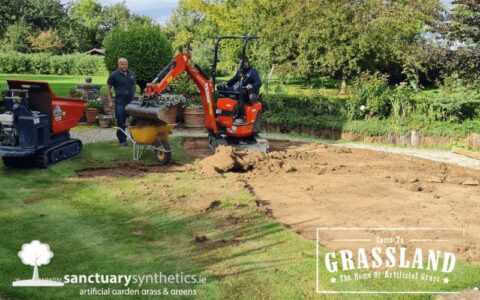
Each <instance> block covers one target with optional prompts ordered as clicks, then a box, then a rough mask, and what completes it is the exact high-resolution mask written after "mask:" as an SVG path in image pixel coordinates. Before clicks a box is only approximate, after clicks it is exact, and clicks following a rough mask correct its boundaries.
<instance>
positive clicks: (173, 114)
mask: <svg viewBox="0 0 480 300" xmlns="http://www.w3.org/2000/svg"><path fill="white" fill-rule="evenodd" d="M177 113H178V105H174V106H170V107H169V108H168V110H167V118H166V119H167V122H168V123H169V124H175V123H176V121H177Z"/></svg>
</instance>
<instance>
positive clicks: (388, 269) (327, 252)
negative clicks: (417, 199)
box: [316, 228, 462, 294]
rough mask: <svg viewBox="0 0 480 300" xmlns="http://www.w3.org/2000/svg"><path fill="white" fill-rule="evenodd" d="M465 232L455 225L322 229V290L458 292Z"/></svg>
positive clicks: (319, 269) (319, 241)
mask: <svg viewBox="0 0 480 300" xmlns="http://www.w3.org/2000/svg"><path fill="white" fill-rule="evenodd" d="M449 230H450V231H452V232H447V231H449ZM460 233H461V232H460ZM441 234H443V235H444V236H445V238H441ZM460 236H462V235H461V234H459V233H458V231H456V232H455V231H453V230H452V229H451V228H448V229H447V228H442V229H431V228H318V229H317V283H316V284H317V292H318V293H321V294H332V293H342V294H343V293H351V294H354V293H359V294H374V293H381V294H385V293H388V294H402V293H408V294H412V293H414V294H436V293H454V292H451V289H452V288H451V286H452V281H453V282H454V281H455V279H456V274H455V267H456V264H457V255H456V254H455V251H456V250H458V247H459V246H458V245H459V243H461V241H458V240H459V237H460Z"/></svg>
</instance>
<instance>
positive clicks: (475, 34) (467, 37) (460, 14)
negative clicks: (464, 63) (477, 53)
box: [449, 0, 480, 44]
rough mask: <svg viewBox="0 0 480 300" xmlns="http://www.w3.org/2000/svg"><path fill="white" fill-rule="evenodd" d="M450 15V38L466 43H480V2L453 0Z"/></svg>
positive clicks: (475, 0)
mask: <svg viewBox="0 0 480 300" xmlns="http://www.w3.org/2000/svg"><path fill="white" fill-rule="evenodd" d="M452 4H453V11H452V13H451V15H450V20H451V24H450V26H449V33H450V37H451V38H454V39H458V40H460V41H462V42H466V43H475V44H477V43H478V42H480V2H479V1H478V0H455V1H453V2H452Z"/></svg>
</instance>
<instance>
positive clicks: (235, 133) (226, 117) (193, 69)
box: [126, 36, 268, 152]
mask: <svg viewBox="0 0 480 300" xmlns="http://www.w3.org/2000/svg"><path fill="white" fill-rule="evenodd" d="M256 38H257V37H255V36H222V37H219V38H218V39H217V41H216V43H215V56H214V59H213V66H212V76H211V77H210V76H209V75H207V73H206V72H205V71H204V70H203V69H202V68H201V67H200V66H199V65H198V64H196V63H193V62H192V60H191V55H190V53H186V52H182V53H179V54H178V55H176V56H175V58H173V59H172V60H171V61H170V63H169V64H168V65H167V66H166V67H165V68H164V69H163V70H162V71H161V72H160V73H159V74H158V75H157V77H156V78H155V79H154V80H153V81H152V82H151V83H149V84H148V85H147V88H146V91H145V97H144V99H143V101H142V102H135V103H134V102H132V103H131V104H129V105H128V106H127V107H126V112H127V114H129V115H131V116H133V117H134V118H139V119H143V120H148V119H150V120H152V121H156V119H157V118H158V115H159V114H158V111H157V110H156V109H155V108H154V106H153V107H152V105H149V104H148V99H149V98H153V97H155V96H156V95H158V94H160V93H162V92H163V91H164V90H165V89H166V88H167V87H168V85H170V84H171V83H172V82H173V81H174V80H175V78H177V76H179V75H180V74H181V73H182V72H184V71H186V72H187V74H188V76H189V77H190V78H191V79H192V80H193V82H194V83H195V84H196V86H197V87H198V89H199V90H200V94H201V98H202V106H203V111H204V113H205V128H206V129H207V131H208V144H209V147H210V148H211V149H212V151H215V149H216V148H217V147H218V146H219V145H232V146H234V147H238V148H241V149H248V150H256V151H261V152H266V151H267V150H268V141H267V140H265V139H262V138H260V137H259V135H258V134H259V132H260V129H261V124H262V104H261V102H260V101H261V96H259V97H258V98H257V100H256V101H255V102H253V103H252V102H251V101H248V99H250V97H248V93H249V90H247V89H246V88H245V87H241V88H243V89H245V90H244V91H241V90H240V91H217V92H215V79H216V72H217V62H218V49H219V45H220V42H221V41H222V40H226V39H241V40H243V48H242V57H241V64H240V70H242V68H243V67H244V64H245V51H246V47H247V43H248V42H249V41H251V40H253V39H256ZM242 92H243V95H245V94H246V95H247V97H246V101H245V121H246V122H245V123H244V124H238V125H237V124H235V123H234V120H235V116H236V115H237V113H238V108H237V101H238V99H239V97H242Z"/></svg>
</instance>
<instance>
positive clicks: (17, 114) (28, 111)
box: [0, 80, 86, 168]
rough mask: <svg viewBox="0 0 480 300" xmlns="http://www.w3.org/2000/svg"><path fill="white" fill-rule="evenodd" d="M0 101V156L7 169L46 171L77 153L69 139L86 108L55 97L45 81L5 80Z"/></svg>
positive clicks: (79, 101)
mask: <svg viewBox="0 0 480 300" xmlns="http://www.w3.org/2000/svg"><path fill="white" fill-rule="evenodd" d="M7 83H8V86H9V88H8V89H7V90H6V91H5V92H4V97H3V99H0V156H1V157H2V160H3V163H4V165H5V166H7V167H12V168H26V167H40V168H46V167H48V166H51V165H53V164H55V163H58V162H60V161H62V160H65V159H68V158H70V157H73V156H75V155H77V154H79V153H80V151H81V150H82V142H81V141H80V140H78V139H72V138H71V137H70V133H69V130H70V129H71V128H73V127H75V126H77V124H78V122H79V120H80V117H81V115H82V114H83V112H84V110H85V106H86V101H85V100H82V99H70V98H62V97H57V96H56V95H55V93H53V91H52V90H51V89H50V85H49V84H48V83H47V82H41V81H26V80H8V81H7Z"/></svg>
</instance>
